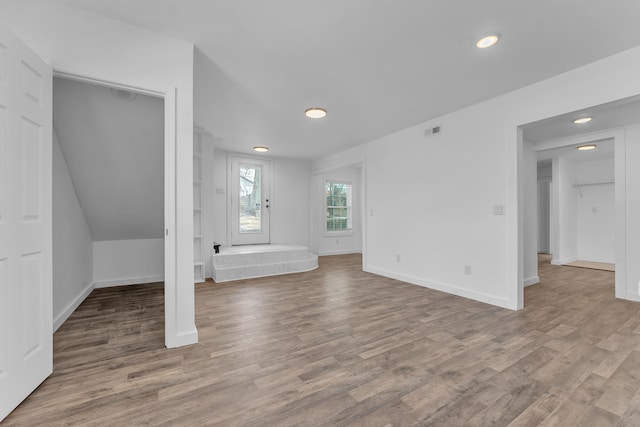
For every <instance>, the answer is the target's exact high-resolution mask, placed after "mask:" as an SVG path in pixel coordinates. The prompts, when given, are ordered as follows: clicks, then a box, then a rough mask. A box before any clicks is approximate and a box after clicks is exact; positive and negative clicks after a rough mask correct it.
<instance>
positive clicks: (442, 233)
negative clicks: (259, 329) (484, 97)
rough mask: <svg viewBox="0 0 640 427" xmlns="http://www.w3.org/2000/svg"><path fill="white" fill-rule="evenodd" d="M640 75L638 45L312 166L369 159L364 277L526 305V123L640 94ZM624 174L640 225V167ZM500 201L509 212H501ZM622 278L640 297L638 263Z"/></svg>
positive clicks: (638, 134)
mask: <svg viewBox="0 0 640 427" xmlns="http://www.w3.org/2000/svg"><path fill="white" fill-rule="evenodd" d="M639 73H640V48H634V49H631V50H628V51H625V52H622V53H620V54H618V55H615V56H612V57H610V58H606V59H603V60H600V61H597V62H595V63H592V64H589V65H587V66H584V67H581V68H578V69H576V70H573V71H570V72H567V73H564V74H562V75H559V76H556V77H553V78H550V79H547V80H545V81H542V82H539V83H537V84H534V85H531V86H528V87H526V88H523V89H519V90H517V91H514V92H511V93H508V94H506V95H503V96H500V97H497V98H494V99H491V100H489V101H485V102H482V103H479V104H476V105H473V106H471V107H468V108H465V109H462V110H459V111H456V112H453V113H451V114H447V115H445V116H442V117H440V118H437V119H434V120H431V121H429V122H425V123H423V124H420V125H417V126H414V127H411V128H407V129H404V130H401V131H399V132H396V133H394V134H391V135H388V136H385V137H382V138H379V139H377V140H375V141H371V142H369V143H367V144H365V145H363V146H360V147H357V148H354V149H351V150H347V151H345V152H342V153H336V154H335V155H332V156H329V157H326V158H324V159H320V160H318V161H316V162H314V164H313V169H314V170H330V169H333V168H337V167H341V166H344V165H345V164H353V163H357V162H365V164H366V171H367V173H366V175H367V178H366V179H367V182H366V188H367V195H366V200H367V206H366V207H365V209H366V211H367V212H369V210H372V211H373V216H367V230H366V236H365V242H366V246H365V247H364V248H363V249H364V252H365V260H366V261H365V270H367V271H371V272H374V273H379V274H382V275H385V276H390V277H394V278H398V279H401V280H405V281H409V282H412V283H416V284H419V285H423V286H428V287H431V288H435V289H441V290H444V291H447V292H451V293H454V294H458V295H462V296H466V297H470V298H473V299H477V300H480V301H485V302H489V303H492V304H496V305H500V306H504V307H509V308H513V309H518V308H521V307H522V304H523V297H522V295H523V294H522V287H521V282H522V280H523V279H524V265H523V264H524V262H523V258H524V257H523V253H522V249H521V248H522V246H521V243H522V241H523V236H522V234H521V231H520V230H521V227H522V218H521V216H520V210H521V209H523V205H522V204H521V202H520V200H523V198H521V195H522V193H523V189H522V188H520V185H521V183H523V175H524V173H523V172H524V171H522V170H520V169H519V161H520V159H521V158H522V145H521V143H519V139H518V126H519V125H524V124H527V123H531V122H534V121H537V120H541V119H544V118H548V117H553V116H557V115H560V114H563V113H567V112H570V111H576V110H579V109H582V108H586V107H589V106H593V105H598V104H602V103H606V102H610V101H614V100H617V99H621V98H625V97H628V96H633V95H637V94H640V79H638V78H637V75H638V74H639ZM612 81H615V82H616V84H615V85H612V84H611V82H612ZM434 125H440V126H441V129H442V133H441V134H440V135H438V136H435V137H430V138H425V137H424V129H426V128H429V127H431V126H434ZM634 138H635V139H637V140H640V128H638V129H635V132H631V131H629V130H628V131H627V152H626V156H627V162H628V164H629V165H634V164H638V162H640V143H638V144H636V145H633V144H631V143H630V142H631V141H630V140H633V139H634ZM636 148H637V149H636ZM634 162H635V163H634ZM486 165H491V167H490V168H488V169H487V168H486ZM628 169H629V171H628V175H627V178H628V179H629V180H630V182H629V184H628V185H629V187H630V188H627V203H628V207H627V218H628V221H629V222H630V223H632V222H637V221H638V220H636V219H635V218H640V201H638V200H637V198H636V199H634V198H633V196H632V195H633V194H639V192H640V170H639V169H638V168H632V167H631V166H630V167H629V168H628ZM554 179H555V175H554ZM630 190H635V193H634V192H633V191H630ZM500 204H504V205H505V207H506V210H505V215H493V214H492V206H494V205H500ZM632 213H633V214H634V215H632ZM628 227H629V229H628V232H627V249H628V253H627V259H629V260H633V259H638V258H637V257H638V256H640V226H638V225H637V224H630V225H629V226H628ZM633 230H635V231H636V232H635V233H632V232H631V231H633ZM634 254H635V256H636V258H631V256H632V255H634ZM397 255H400V262H397V261H396V259H397V258H396V257H397ZM628 264H629V265H631V264H636V265H638V263H637V262H635V263H631V262H629V263H628ZM465 265H469V266H471V274H470V275H465V274H464V266H465ZM626 273H627V277H626V283H627V285H628V286H627V287H628V288H629V289H633V288H632V287H631V288H630V286H631V285H633V286H634V287H635V290H633V293H634V294H635V295H636V296H638V281H639V280H640V265H638V267H637V268H635V267H630V268H629V269H628V271H626Z"/></svg>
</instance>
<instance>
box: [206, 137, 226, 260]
mask: <svg viewBox="0 0 640 427" xmlns="http://www.w3.org/2000/svg"><path fill="white" fill-rule="evenodd" d="M213 187H214V195H213V236H214V240H215V241H216V243H219V244H221V245H222V246H228V245H229V242H228V241H227V191H228V190H227V189H228V188H230V187H231V183H229V186H227V152H226V151H223V150H218V149H214V156H213ZM209 249H212V248H209ZM209 249H208V250H209ZM209 252H211V251H210V250H209ZM209 257H210V256H209Z"/></svg>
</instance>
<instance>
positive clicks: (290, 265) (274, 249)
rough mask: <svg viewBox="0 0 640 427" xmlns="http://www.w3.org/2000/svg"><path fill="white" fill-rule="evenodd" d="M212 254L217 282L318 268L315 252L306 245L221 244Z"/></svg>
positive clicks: (214, 278)
mask: <svg viewBox="0 0 640 427" xmlns="http://www.w3.org/2000/svg"><path fill="white" fill-rule="evenodd" d="M211 253H212V256H213V280H214V282H216V283H221V282H229V281H232V280H240V279H252V278H255V277H265V276H275V275H278V274H288V273H299V272H303V271H310V270H314V269H316V268H318V255H316V254H312V253H310V252H309V249H308V248H306V247H305V246H293V245H246V246H222V247H220V253H218V254H216V253H214V251H211Z"/></svg>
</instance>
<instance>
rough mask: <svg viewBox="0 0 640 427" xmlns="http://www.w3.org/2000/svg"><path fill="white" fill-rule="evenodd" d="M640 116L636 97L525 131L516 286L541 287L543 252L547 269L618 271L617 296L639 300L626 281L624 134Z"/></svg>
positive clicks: (542, 122) (639, 100) (638, 122)
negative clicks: (519, 279)
mask: <svg viewBox="0 0 640 427" xmlns="http://www.w3.org/2000/svg"><path fill="white" fill-rule="evenodd" d="M639 113H640V97H639V96H634V97H631V98H627V99H622V100H619V101H615V102H611V103H607V104H603V105H598V106H594V107H590V108H587V109H583V110H580V111H575V112H571V113H567V114H563V115H560V116H556V117H551V118H548V119H544V120H540V121H538V122H534V123H530V124H526V125H523V126H521V127H520V129H521V130H522V140H521V144H522V160H521V161H520V162H519V169H520V176H521V177H522V182H521V184H520V187H519V188H520V190H519V191H520V192H521V194H522V195H523V202H522V205H521V206H522V210H521V216H520V221H521V224H522V229H521V232H520V237H519V239H520V241H521V242H522V244H521V249H520V260H521V263H522V271H523V274H522V282H521V283H520V284H519V286H521V287H526V286H530V285H534V284H537V283H538V282H539V273H538V271H539V266H538V259H539V254H547V255H546V256H545V255H540V256H541V258H540V259H541V260H543V262H548V263H550V264H555V265H567V264H569V265H571V264H572V263H576V262H578V263H577V264H581V263H580V262H579V261H584V262H585V263H584V264H585V265H582V266H581V267H583V268H599V269H600V268H602V269H606V268H608V269H611V270H613V269H615V273H613V274H614V275H615V279H614V281H615V295H616V297H618V298H625V299H637V297H636V294H634V293H630V292H628V289H627V288H628V287H629V286H628V284H627V283H626V276H627V275H626V268H627V262H626V257H627V254H626V250H627V249H626V245H625V241H626V238H627V237H626V229H627V221H626V205H627V198H626V192H625V188H626V185H627V184H626V179H627V178H626V176H627V175H626V161H627V158H626V155H627V154H626V149H625V147H626V136H625V135H626V133H628V130H629V129H635V128H636V127H637V126H638V125H640V120H638V118H637V117H640V116H639V115H638V114H639ZM580 118H590V119H591V120H587V121H582V123H580V122H578V123H576V120H577V119H580ZM589 145H595V147H594V148H593V149H591V150H582V149H581V150H578V147H579V146H581V147H583V146H589ZM583 148H584V147H583ZM588 148H591V147H588ZM547 213H548V214H547ZM547 215H548V216H547ZM546 230H548V232H547V231H546ZM547 238H548V239H547ZM575 272H576V274H577V273H578V270H577V269H576V270H575ZM523 298H524V296H523Z"/></svg>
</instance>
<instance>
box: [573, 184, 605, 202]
mask: <svg viewBox="0 0 640 427" xmlns="http://www.w3.org/2000/svg"><path fill="white" fill-rule="evenodd" d="M609 184H615V182H613V181H609V182H589V183H587V184H573V188H576V187H577V188H578V192H579V193H580V198H581V199H582V187H589V186H592V185H609Z"/></svg>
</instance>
